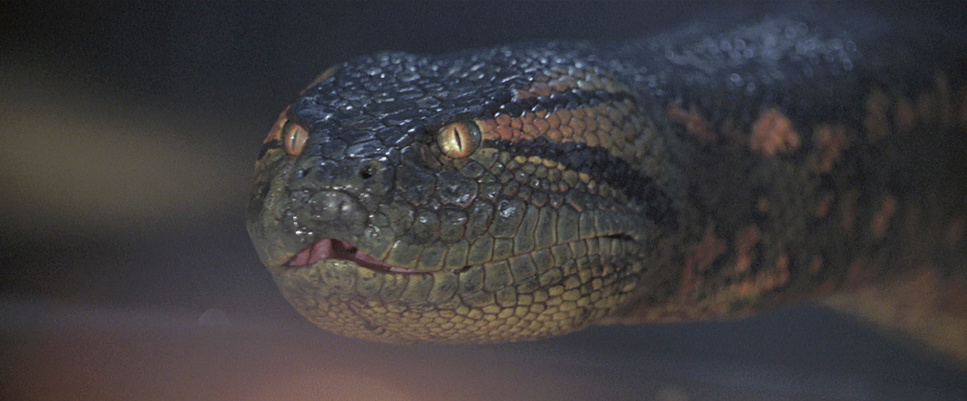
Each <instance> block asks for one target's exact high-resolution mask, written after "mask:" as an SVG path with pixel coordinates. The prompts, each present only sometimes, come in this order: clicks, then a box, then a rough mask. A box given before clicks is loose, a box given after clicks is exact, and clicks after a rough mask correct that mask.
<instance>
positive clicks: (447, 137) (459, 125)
mask: <svg viewBox="0 0 967 401" xmlns="http://www.w3.org/2000/svg"><path fill="white" fill-rule="evenodd" d="M480 135H481V134H480V126H479V125H477V123H476V122H474V121H459V122H455V123H450V124H447V125H446V126H444V127H443V128H441V129H440V130H439V133H438V134H437V144H438V145H439V146H440V150H441V151H442V152H443V154H445V155H447V156H449V157H452V158H455V159H462V158H465V157H467V156H470V155H471V154H472V153H473V152H474V151H475V150H477V147H478V146H480Z"/></svg>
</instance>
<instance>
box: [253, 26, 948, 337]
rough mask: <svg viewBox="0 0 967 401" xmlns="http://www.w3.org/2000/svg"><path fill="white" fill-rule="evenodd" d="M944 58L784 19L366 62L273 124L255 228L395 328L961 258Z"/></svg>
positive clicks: (331, 302)
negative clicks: (634, 37)
mask: <svg viewBox="0 0 967 401" xmlns="http://www.w3.org/2000/svg"><path fill="white" fill-rule="evenodd" d="M947 54H948V53H945V52H944V51H943V49H942V46H940V45H937V46H934V45H933V44H930V43H927V44H924V43H921V42H917V41H916V40H915V39H904V38H902V37H900V36H894V35H893V34H880V35H877V36H872V35H870V37H866V36H864V35H858V34H850V33H847V32H845V31H842V30H839V29H836V28H835V27H831V26H817V25H814V24H810V23H803V22H799V21H796V20H792V19H785V18H779V19H766V20H763V21H760V22H757V23H754V24H747V25H737V26H736V27H730V28H725V29H721V30H718V31H716V30H714V29H713V28H709V27H700V28H695V29H686V30H683V31H680V32H676V33H673V34H669V35H662V36H657V37H654V38H647V39H642V40H637V41H632V42H627V43H605V44H589V43H542V44H532V45H518V46H508V47H499V48H494V49H483V50H473V51H465V52H459V53H454V54H449V55H443V56H415V55H410V54H404V53H381V54H377V55H374V56H370V57H363V58H359V59H356V60H353V61H350V62H347V63H344V64H341V65H338V66H336V67H334V68H333V69H330V70H328V71H327V72H326V73H324V74H323V75H322V76H320V78H319V79H317V80H316V82H314V83H313V84H312V85H310V87H309V88H307V89H306V90H305V91H304V92H303V93H302V94H301V95H300V97H299V99H298V100H296V101H295V102H294V103H293V104H292V105H290V106H289V108H287V109H286V111H284V112H283V113H282V115H281V116H280V118H279V121H278V122H277V124H276V126H275V127H274V128H273V130H272V132H271V133H270V134H269V137H268V138H266V141H265V144H264V146H263V149H262V152H261V154H260V158H259V161H258V163H257V165H256V184H255V190H254V192H253V195H252V198H251V201H250V203H249V207H248V227H249V232H250V234H251V236H252V239H253V241H254V243H255V245H256V249H257V250H258V252H259V256H260V258H261V259H262V261H263V263H264V264H265V265H266V266H268V268H269V271H270V272H271V273H272V275H273V277H274V278H275V280H276V282H277V284H278V285H279V288H280V289H281V290H282V293H283V294H284V295H285V297H286V298H287V299H288V300H289V302H290V303H292V304H293V305H294V306H295V307H296V308H297V309H298V310H299V312H301V313H302V314H303V315H305V316H306V317H307V318H308V319H309V320H311V321H312V322H313V323H315V324H317V325H319V326H321V327H323V328H325V329H327V330H331V331H334V332H337V333H340V334H344V335H347V336H351V337H358V338H363V339H367V340H375V341H384V342H396V343H413V342H441V343H465V342H502V341H520V340H532V339H539V338H544V337H548V336H554V335H559V334H564V333H567V332H570V331H573V330H578V329H581V328H583V327H586V326H587V325H590V324H595V323H614V322H626V323H637V322H648V321H681V320H689V319H705V318H730V317H738V316H745V315H748V314H749V313H752V312H755V311H759V310H763V309H768V308H774V307H776V306H779V305H784V304H788V303H791V302H795V301H800V300H806V299H816V298H818V297H823V296H826V295H830V294H834V293H840V292H843V291H849V290H851V289H854V288H858V287H860V286H861V285H863V284H866V283H876V282H883V281H888V280H889V279H891V278H893V277H902V276H903V275H904V274H910V272H922V271H927V270H929V272H930V274H932V275H933V276H932V277H936V278H938V279H943V278H946V277H951V276H955V275H959V274H962V273H963V271H964V269H965V266H967V264H965V255H967V244H965V240H964V238H963V229H964V222H965V214H964V213H965V210H967V206H965V197H964V195H965V194H967V191H965V188H964V187H965V186H964V182H965V171H967V163H965V162H964V159H965V158H964V157H962V156H961V155H960V153H962V152H963V150H964V149H967V146H965V145H967V135H965V131H967V90H965V86H964V79H965V78H967V77H965V71H967V69H965V68H963V67H964V65H963V64H952V63H951V61H950V60H955V59H953V58H948V57H947ZM925 269H927V270H925Z"/></svg>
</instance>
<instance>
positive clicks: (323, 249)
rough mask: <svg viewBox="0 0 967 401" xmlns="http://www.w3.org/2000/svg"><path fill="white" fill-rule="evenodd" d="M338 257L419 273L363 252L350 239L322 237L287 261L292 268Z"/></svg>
mask: <svg viewBox="0 0 967 401" xmlns="http://www.w3.org/2000/svg"><path fill="white" fill-rule="evenodd" d="M325 259H337V260H346V261H350V262H353V263H355V264H356V265H357V266H359V267H363V268H367V269H370V270H375V271H380V272H387V273H418V272H417V271H416V270H413V269H408V268H405V267H399V266H393V265H389V264H387V263H384V262H382V261H380V260H379V259H376V258H374V257H372V256H370V255H369V254H367V253H365V252H363V251H362V250H360V249H359V248H357V247H356V246H355V245H353V244H352V243H350V242H348V241H343V240H338V239H335V238H322V239H318V240H316V241H315V242H313V243H312V244H311V245H309V246H307V247H306V248H305V249H303V250H301V251H299V253H296V254H295V255H292V257H291V258H289V260H288V261H287V262H286V263H285V265H284V266H286V267H291V268H298V267H305V266H310V265H312V264H314V263H316V262H318V261H320V260H325Z"/></svg>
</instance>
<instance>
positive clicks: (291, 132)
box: [282, 121, 309, 156]
mask: <svg viewBox="0 0 967 401" xmlns="http://www.w3.org/2000/svg"><path fill="white" fill-rule="evenodd" d="M282 135H283V138H282V142H283V143H284V144H285V153H288V154H289V155H290V156H298V155H299V154H300V153H302V148H304V147H305V146H306V139H309V132H308V131H306V129H305V128H302V126H301V125H299V124H296V123H294V122H292V121H287V122H286V123H285V125H283V126H282Z"/></svg>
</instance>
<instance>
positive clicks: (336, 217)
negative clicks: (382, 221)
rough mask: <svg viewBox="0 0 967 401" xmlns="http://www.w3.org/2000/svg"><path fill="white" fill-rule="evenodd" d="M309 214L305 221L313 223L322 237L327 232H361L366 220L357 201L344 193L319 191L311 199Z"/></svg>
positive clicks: (364, 212) (364, 213) (363, 211)
mask: <svg viewBox="0 0 967 401" xmlns="http://www.w3.org/2000/svg"><path fill="white" fill-rule="evenodd" d="M308 205H309V208H307V209H304V210H305V211H308V212H309V214H308V215H307V216H304V219H306V220H307V221H311V222H312V223H313V224H312V225H313V227H314V229H315V231H317V232H319V233H320V234H322V235H325V233H327V232H351V233H356V232H361V231H362V229H363V222H364V221H365V219H366V211H365V210H364V209H363V207H362V205H361V204H360V203H359V201H357V200H356V199H353V197H352V196H350V195H349V194H347V193H345V192H342V191H319V192H317V193H316V194H315V195H312V197H310V198H309V201H308Z"/></svg>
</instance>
